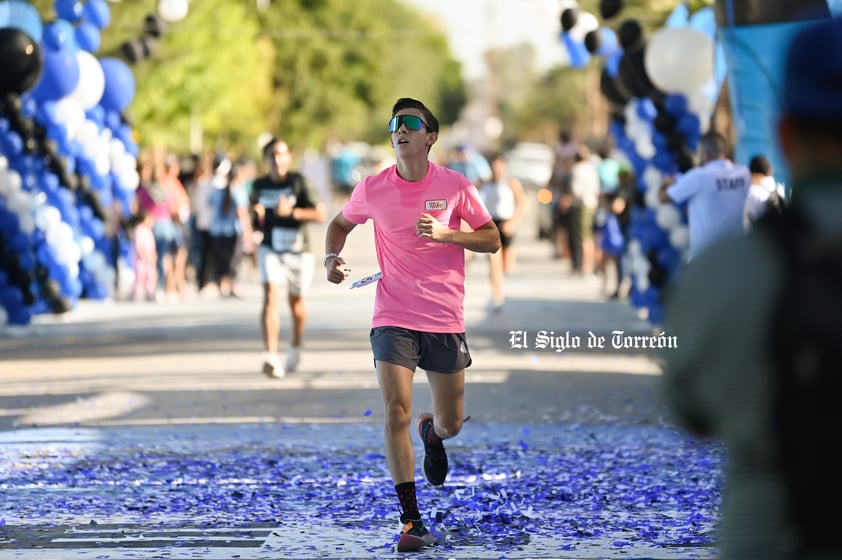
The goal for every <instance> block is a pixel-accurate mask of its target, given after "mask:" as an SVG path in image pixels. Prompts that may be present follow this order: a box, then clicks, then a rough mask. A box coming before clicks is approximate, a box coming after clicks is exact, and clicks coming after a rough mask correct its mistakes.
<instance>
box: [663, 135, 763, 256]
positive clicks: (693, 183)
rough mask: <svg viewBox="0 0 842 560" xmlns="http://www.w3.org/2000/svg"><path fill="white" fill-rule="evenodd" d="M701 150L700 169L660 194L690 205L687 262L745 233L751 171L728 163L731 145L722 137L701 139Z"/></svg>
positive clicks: (665, 187) (694, 170)
mask: <svg viewBox="0 0 842 560" xmlns="http://www.w3.org/2000/svg"><path fill="white" fill-rule="evenodd" d="M698 150H699V160H700V162H701V166H700V167H697V168H695V169H691V170H690V171H688V172H687V173H685V174H683V175H681V176H680V177H678V179H676V180H674V181H672V180H668V181H666V182H665V183H664V185H663V186H662V187H661V191H660V193H659V196H660V199H661V201H662V202H669V201H673V202H675V203H676V204H683V203H685V202H686V203H687V224H688V227H689V228H690V248H689V251H688V254H687V260H688V261H690V260H692V259H693V258H695V257H696V256H698V255H699V254H700V253H701V252H702V251H704V250H705V249H706V248H707V247H709V246H710V245H712V244H713V243H715V242H716V241H718V240H720V239H722V238H725V237H729V236H735V235H739V234H741V233H742V232H743V207H744V206H745V200H746V194H747V193H748V187H749V185H750V184H751V173H750V172H749V170H748V168H747V167H746V166H744V165H736V164H734V163H733V162H732V161H731V160H730V159H728V151H729V146H728V141H727V140H726V139H725V137H724V136H723V135H722V134H721V133H719V132H715V131H712V132H708V133H707V134H705V135H704V136H702V138H701V139H700V140H699V148H698Z"/></svg>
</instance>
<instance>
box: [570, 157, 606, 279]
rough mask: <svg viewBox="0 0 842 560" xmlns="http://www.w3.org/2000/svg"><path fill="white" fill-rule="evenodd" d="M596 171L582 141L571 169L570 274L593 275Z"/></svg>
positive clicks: (596, 204) (597, 196)
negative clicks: (571, 271)
mask: <svg viewBox="0 0 842 560" xmlns="http://www.w3.org/2000/svg"><path fill="white" fill-rule="evenodd" d="M600 190H601V187H600V181H599V172H598V171H597V168H596V165H595V164H594V162H593V160H592V159H591V153H590V150H589V149H588V147H587V146H585V145H584V144H583V145H581V146H579V151H578V152H577V153H576V157H575V158H574V161H573V166H572V167H571V168H570V194H571V205H570V248H571V261H572V268H573V273H574V274H576V275H581V276H584V277H590V276H592V275H593V273H594V270H595V265H596V242H595V241H594V218H595V216H596V211H597V208H598V207H599V193H600Z"/></svg>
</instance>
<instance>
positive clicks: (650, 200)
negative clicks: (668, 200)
mask: <svg viewBox="0 0 842 560" xmlns="http://www.w3.org/2000/svg"><path fill="white" fill-rule="evenodd" d="M659 191H660V189H658V188H655V189H652V188H649V189H646V194H645V195H643V200H644V201H645V202H646V207H647V208H658V206H660V205H661V204H662V203H661V193H660V192H659Z"/></svg>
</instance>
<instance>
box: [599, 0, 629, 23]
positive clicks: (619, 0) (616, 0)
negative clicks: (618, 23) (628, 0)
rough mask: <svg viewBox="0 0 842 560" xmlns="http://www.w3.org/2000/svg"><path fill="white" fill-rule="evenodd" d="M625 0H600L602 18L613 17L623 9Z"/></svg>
mask: <svg viewBox="0 0 842 560" xmlns="http://www.w3.org/2000/svg"><path fill="white" fill-rule="evenodd" d="M624 4H625V2H623V0H600V2H599V14H600V15H601V16H602V19H611V18H613V17H615V16H616V15H617V14H619V13H620V12H622V11H623V5H624Z"/></svg>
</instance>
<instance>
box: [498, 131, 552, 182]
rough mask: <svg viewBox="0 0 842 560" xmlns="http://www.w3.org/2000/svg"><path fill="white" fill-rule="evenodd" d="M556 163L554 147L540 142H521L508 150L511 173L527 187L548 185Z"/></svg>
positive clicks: (508, 163)
mask: <svg viewBox="0 0 842 560" xmlns="http://www.w3.org/2000/svg"><path fill="white" fill-rule="evenodd" d="M554 163H555V152H554V151H553V149H552V148H551V147H550V146H547V145H546V144H541V143H539V142H519V143H518V144H515V147H514V148H512V149H511V150H509V151H508V152H506V165H507V167H508V170H509V173H510V174H511V175H512V176H513V177H516V178H517V179H518V180H519V181H520V182H521V183H523V186H524V188H527V189H529V188H531V189H540V188H543V187H546V186H547V183H549V182H550V176H551V175H552V174H553V165H554Z"/></svg>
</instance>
